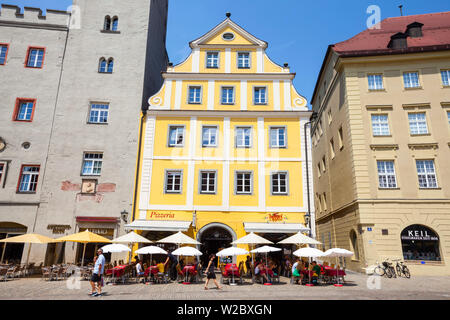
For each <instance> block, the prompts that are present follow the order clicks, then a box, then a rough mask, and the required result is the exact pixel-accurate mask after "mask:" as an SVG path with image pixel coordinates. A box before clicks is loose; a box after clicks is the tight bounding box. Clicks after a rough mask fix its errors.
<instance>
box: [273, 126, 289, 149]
mask: <svg viewBox="0 0 450 320" xmlns="http://www.w3.org/2000/svg"><path fill="white" fill-rule="evenodd" d="M286 140H287V139H286V127H271V128H270V147H271V148H286V145H287V143H286Z"/></svg>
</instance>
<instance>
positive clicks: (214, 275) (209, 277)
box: [207, 272, 216, 279]
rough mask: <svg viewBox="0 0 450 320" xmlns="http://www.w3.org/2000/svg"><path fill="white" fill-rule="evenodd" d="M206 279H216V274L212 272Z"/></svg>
mask: <svg viewBox="0 0 450 320" xmlns="http://www.w3.org/2000/svg"><path fill="white" fill-rule="evenodd" d="M207 278H208V279H216V274H215V273H214V272H208V276H207Z"/></svg>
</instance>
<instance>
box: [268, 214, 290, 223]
mask: <svg viewBox="0 0 450 320" xmlns="http://www.w3.org/2000/svg"><path fill="white" fill-rule="evenodd" d="M265 220H266V221H267V222H271V223H277V222H278V223H279V222H286V221H288V218H287V216H286V215H285V214H282V213H276V212H275V213H269V214H267V216H266V217H265Z"/></svg>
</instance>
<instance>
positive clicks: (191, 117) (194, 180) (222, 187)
mask: <svg viewBox="0 0 450 320" xmlns="http://www.w3.org/2000/svg"><path fill="white" fill-rule="evenodd" d="M222 24H223V25H222V26H221V27H218V28H216V29H215V30H218V31H211V32H208V33H207V34H206V35H204V36H203V37H201V38H199V39H197V40H194V41H193V42H191V43H190V46H191V48H192V49H193V53H192V54H191V55H190V56H189V58H188V59H187V60H186V61H184V62H183V63H181V64H180V65H178V66H174V67H169V68H168V70H167V72H165V73H163V76H164V78H165V83H164V86H163V89H161V91H160V92H158V93H157V94H155V95H154V96H153V97H151V98H150V99H149V110H148V112H147V127H146V131H145V132H143V135H144V139H143V140H144V144H143V146H142V150H141V154H142V157H141V163H142V166H141V168H139V170H140V171H139V174H140V176H139V181H140V185H139V186H137V189H138V192H139V199H140V201H139V208H138V209H139V212H140V215H139V218H136V220H138V221H135V222H136V223H137V222H139V220H147V221H160V222H166V223H167V224H169V222H170V223H172V224H173V223H177V222H182V221H185V222H186V221H187V222H190V226H189V228H188V229H186V230H184V232H185V233H186V234H187V235H189V236H191V237H193V238H196V239H197V240H198V241H200V242H202V243H203V244H202V246H200V247H199V248H203V249H205V246H207V245H211V243H212V242H213V241H214V240H208V239H209V238H208V237H206V236H205V235H206V234H208V232H209V231H208V230H213V229H214V228H215V229H214V230H217V229H218V230H223V231H224V232H225V233H226V234H229V238H228V240H229V241H228V242H227V241H225V242H224V244H226V245H227V246H230V245H231V241H232V240H233V239H237V238H240V237H242V236H244V235H246V234H247V233H248V232H249V230H246V227H245V225H246V224H247V223H253V224H255V223H256V224H257V225H256V228H262V229H261V230H259V229H256V232H259V233H261V235H262V236H264V234H265V233H267V231H264V230H266V229H265V228H266V227H270V229H271V230H272V231H271V232H275V233H277V234H278V233H281V234H282V236H286V237H287V236H289V234H287V233H293V232H297V231H300V229H295V230H294V229H289V230H290V231H288V232H287V233H286V234H283V232H282V231H277V230H278V229H279V228H280V226H281V225H283V226H284V227H286V226H287V227H291V228H298V227H299V226H301V225H304V224H305V218H304V216H305V214H306V213H307V208H308V206H307V195H306V194H305V191H306V190H307V187H306V185H305V181H306V180H305V170H306V166H305V157H304V156H305V155H304V139H305V137H304V135H303V130H304V124H305V123H306V122H308V120H309V117H310V115H311V112H310V111H309V110H308V109H307V108H306V100H305V98H303V97H302V96H300V95H299V94H298V93H297V91H296V90H295V88H294V87H293V86H292V79H293V77H294V74H291V73H290V72H289V68H283V67H280V66H277V65H276V64H274V63H273V62H272V61H270V59H269V58H268V57H267V56H266V55H265V49H266V47H267V43H265V42H264V41H261V40H259V39H257V38H255V37H254V36H252V35H251V34H249V33H247V32H245V31H243V30H242V29H241V28H240V27H238V26H237V25H236V24H235V23H234V22H232V21H231V20H230V19H226V20H225V21H224V22H223V23H222ZM225 33H232V34H234V38H233V39H232V40H225V39H224V38H223V35H224V34H225ZM210 51H215V52H218V53H219V67H218V68H207V64H206V54H207V52H210ZM239 52H248V53H249V57H250V67H249V68H239V63H238V53H239ZM193 70H198V71H193ZM169 81H170V85H169ZM192 86H195V87H201V94H200V96H201V99H200V103H191V101H190V100H189V97H190V95H189V90H190V89H189V88H190V87H192ZM224 87H226V88H233V101H232V103H231V104H224V103H223V101H222V89H223V88H224ZM261 87H264V88H266V96H265V97H264V98H265V103H261V104H258V103H255V100H254V96H255V91H254V90H255V88H261ZM285 88H289V89H288V90H289V94H288V95H287V96H288V97H289V99H291V101H285V96H286V95H285V90H287V89H285ZM166 100H167V101H166ZM296 101H297V102H296ZM303 102H304V103H303ZM171 127H178V128H182V131H179V132H178V133H174V132H172V135H173V136H172V137H175V134H178V135H179V134H181V133H180V132H182V137H181V138H180V137H179V136H176V137H178V138H179V139H180V141H182V142H181V143H179V145H177V146H171V145H170V141H174V140H173V139H172V140H171ZM273 130H279V131H273ZM272 131H273V132H277V133H276V134H274V133H273V132H272ZM247 134H248V135H249V136H248V137H247ZM178 138H177V139H178ZM309 145H310V144H309ZM170 171H177V172H181V178H180V179H179V182H176V181H175V180H174V179H173V178H171V177H169V175H168V172H170ZM242 174H245V177H246V178H245V179H247V180H246V182H245V183H247V184H248V183H250V185H246V186H247V187H248V188H249V189H246V188H247V187H246V188H244V182H243V181H242V180H239V179H238V175H239V177H244V175H242ZM277 174H279V175H280V176H279V177H278V178H279V179H280V180H279V181H280V182H276V183H279V186H276V185H275V184H274V181H275V180H273V179H274V175H277ZM174 181H175V182H174ZM177 181H178V180H177ZM276 181H278V180H276ZM168 185H170V188H172V187H173V188H175V189H176V190H175V191H176V192H168V190H167V187H168ZM310 187H311V185H310ZM277 188H278V189H277ZM277 190H278V191H277ZM171 191H173V190H171ZM311 194H312V192H311ZM311 208H312V212H311V213H313V211H314V206H313V203H311ZM294 226H295V227H294ZM163 229H164V227H163ZM137 230H138V231H139V230H141V231H142V230H143V229H139V228H137ZM145 230H148V229H145ZM150 230H152V229H150ZM158 230H161V229H158ZM273 230H275V231H273ZM280 230H281V229H280ZM302 230H305V228H304V227H303V229H302ZM166 231H175V230H169V229H167V230H166ZM150 232H151V231H150ZM267 236H269V235H268V234H267ZM240 247H242V248H246V249H248V248H249V247H248V246H240ZM244 259H245V257H239V258H238V260H237V261H238V262H239V261H242V260H244Z"/></svg>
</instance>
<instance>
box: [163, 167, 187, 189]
mask: <svg viewBox="0 0 450 320" xmlns="http://www.w3.org/2000/svg"><path fill="white" fill-rule="evenodd" d="M182 179H183V171H181V170H168V171H166V181H165V182H166V183H165V192H166V193H181V186H182Z"/></svg>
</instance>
